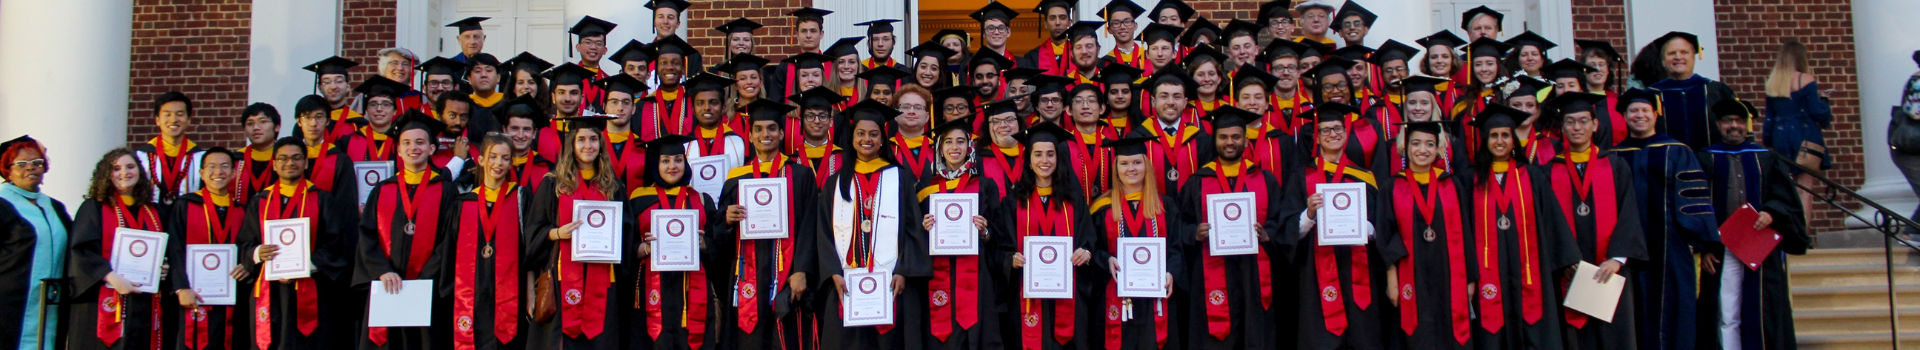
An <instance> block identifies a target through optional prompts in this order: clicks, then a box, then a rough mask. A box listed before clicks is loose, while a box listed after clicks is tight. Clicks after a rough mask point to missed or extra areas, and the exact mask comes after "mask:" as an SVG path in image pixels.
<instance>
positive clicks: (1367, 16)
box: [1333, 0, 1380, 28]
mask: <svg viewBox="0 0 1920 350" xmlns="http://www.w3.org/2000/svg"><path fill="white" fill-rule="evenodd" d="M1336 13H1337V14H1335V15H1334V16H1333V25H1334V27H1336V28H1338V27H1339V26H1340V25H1341V24H1340V23H1341V22H1342V21H1341V20H1342V19H1344V18H1347V16H1360V23H1361V25H1364V26H1366V27H1367V28H1373V21H1376V20H1379V19H1380V15H1377V14H1374V13H1373V11H1369V10H1367V8H1366V7H1363V6H1360V3H1359V2H1356V1H1354V0H1347V3H1346V4H1345V5H1340V11H1339V12H1336Z"/></svg>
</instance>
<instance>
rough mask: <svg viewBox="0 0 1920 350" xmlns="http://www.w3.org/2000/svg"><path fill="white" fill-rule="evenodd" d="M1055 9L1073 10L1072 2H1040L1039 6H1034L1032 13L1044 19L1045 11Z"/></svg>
mask: <svg viewBox="0 0 1920 350" xmlns="http://www.w3.org/2000/svg"><path fill="white" fill-rule="evenodd" d="M1055 7H1061V8H1066V9H1067V10H1069V11H1071V10H1073V2H1070V1H1067V0H1040V4H1039V5H1034V7H1033V13H1038V14H1040V16H1042V17H1045V16H1046V15H1047V9H1051V8H1055Z"/></svg>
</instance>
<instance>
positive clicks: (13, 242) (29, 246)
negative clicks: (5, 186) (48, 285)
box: [0, 198, 73, 344]
mask: <svg viewBox="0 0 1920 350" xmlns="http://www.w3.org/2000/svg"><path fill="white" fill-rule="evenodd" d="M48 200H52V199H51V198H49V199H48ZM53 209H54V211H56V212H57V213H55V214H57V215H59V217H60V219H59V223H58V224H59V225H61V226H64V227H72V226H73V218H71V217H68V216H67V205H66V204H63V203H60V201H53ZM38 237H39V234H38V233H35V231H34V229H33V224H31V223H28V222H27V221H26V219H24V218H21V216H20V212H19V211H18V208H14V207H13V204H11V203H9V202H7V201H4V200H0V242H5V243H4V244H0V251H5V252H6V253H5V254H0V282H4V283H0V344H19V343H20V332H21V331H22V329H23V328H24V325H29V324H37V323H38V322H40V320H37V319H34V320H29V319H26V313H27V308H28V307H34V305H35V304H34V303H31V302H29V300H27V297H28V296H29V295H31V294H30V292H31V291H32V290H33V289H34V288H42V287H41V285H42V284H43V283H41V281H29V280H28V279H31V278H32V275H33V251H34V247H35V246H36V245H38V244H40V243H39V242H38V240H39V238H38ZM58 249H66V247H58ZM60 277H63V276H57V275H56V276H53V278H55V279H58V278H60ZM62 311H63V310H62V309H61V306H60V305H54V304H52V303H48V305H47V309H46V310H45V311H42V312H43V314H42V316H50V315H60V314H63V312H62ZM48 326H49V327H58V326H59V325H48ZM50 330H52V329H50ZM45 334H47V336H46V339H42V340H44V341H46V342H54V343H59V342H64V341H65V338H64V337H59V336H56V334H59V332H51V331H50V332H45Z"/></svg>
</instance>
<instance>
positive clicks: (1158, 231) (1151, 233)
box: [1105, 190, 1167, 350]
mask: <svg viewBox="0 0 1920 350" xmlns="http://www.w3.org/2000/svg"><path fill="white" fill-rule="evenodd" d="M1115 192H1118V190H1115ZM1109 194H1112V193H1109ZM1141 195H1142V196H1156V195H1159V194H1157V193H1147V194H1141ZM1129 197H1131V196H1129ZM1108 198H1114V197H1112V196H1109V197H1108ZM1132 201H1135V199H1132V198H1123V199H1120V200H1116V201H1113V203H1112V204H1111V206H1110V207H1108V209H1107V210H1118V211H1120V213H1121V215H1120V216H1121V217H1122V218H1124V219H1125V220H1122V221H1115V220H1113V216H1112V215H1106V223H1107V227H1109V228H1112V229H1109V230H1107V241H1109V242H1114V243H1113V244H1114V251H1116V252H1117V251H1119V249H1120V247H1119V245H1120V239H1119V238H1120V237H1166V232H1167V231H1166V230H1165V227H1163V226H1161V225H1160V222H1161V221H1160V219H1162V218H1164V217H1166V214H1165V213H1164V212H1163V213H1162V214H1161V215H1158V216H1155V217H1151V218H1149V217H1146V215H1145V214H1140V210H1138V209H1134V208H1133V206H1132V205H1129V204H1127V203H1128V202H1132ZM1162 204H1165V203H1162ZM1119 283H1120V281H1119V279H1113V280H1110V281H1108V282H1107V329H1106V330H1107V333H1106V337H1107V339H1106V340H1107V341H1106V342H1105V343H1106V349H1107V350H1119V349H1120V345H1121V344H1120V339H1121V337H1120V330H1121V327H1120V323H1121V322H1123V320H1121V319H1120V316H1121V314H1122V313H1124V312H1127V311H1131V310H1130V308H1129V306H1131V305H1130V304H1128V303H1129V302H1131V301H1132V299H1126V300H1122V299H1121V298H1120V284H1119ZM1153 340H1154V346H1156V347H1164V346H1166V345H1167V305H1166V300H1165V299H1154V300H1153Z"/></svg>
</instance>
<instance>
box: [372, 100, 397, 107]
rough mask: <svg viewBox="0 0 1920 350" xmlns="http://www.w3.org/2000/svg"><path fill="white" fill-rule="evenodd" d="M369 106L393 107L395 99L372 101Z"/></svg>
mask: <svg viewBox="0 0 1920 350" xmlns="http://www.w3.org/2000/svg"><path fill="white" fill-rule="evenodd" d="M367 107H380V108H393V101H370V102H367Z"/></svg>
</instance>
